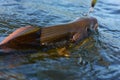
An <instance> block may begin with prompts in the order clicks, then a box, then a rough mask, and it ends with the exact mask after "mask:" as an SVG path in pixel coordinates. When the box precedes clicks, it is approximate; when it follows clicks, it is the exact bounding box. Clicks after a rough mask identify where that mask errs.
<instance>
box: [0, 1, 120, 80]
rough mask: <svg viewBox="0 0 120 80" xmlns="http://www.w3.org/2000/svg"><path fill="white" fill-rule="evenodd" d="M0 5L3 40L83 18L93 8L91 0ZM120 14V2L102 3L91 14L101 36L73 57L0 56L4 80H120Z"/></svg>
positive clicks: (95, 37)
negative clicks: (34, 28) (25, 29)
mask: <svg viewBox="0 0 120 80" xmlns="http://www.w3.org/2000/svg"><path fill="white" fill-rule="evenodd" d="M0 2H1V3H0V41H1V40H3V38H4V37H5V36H7V35H8V34H9V33H11V32H12V31H14V30H15V29H16V28H19V27H21V26H25V25H34V26H40V27H43V26H50V25H55V24H61V23H66V22H69V21H72V20H74V19H75V18H76V17H83V16H84V14H86V13H87V12H88V10H89V6H90V0H51V1H48V0H0ZM119 14H120V1H119V0H98V3H97V4H96V6H95V9H94V12H93V13H92V14H90V16H93V17H96V18H97V19H98V22H99V28H98V33H97V34H94V35H93V36H92V37H90V38H89V39H87V40H85V41H84V42H83V43H85V44H83V45H82V46H81V47H80V48H78V49H77V50H75V51H73V53H72V54H71V55H72V56H71V57H70V58H67V57H44V58H43V57H38V58H37V57H36V55H32V56H28V55H24V54H19V53H18V54H14V55H8V56H0V80H120V15H119ZM36 54H37V53H36ZM81 59H82V62H81Z"/></svg>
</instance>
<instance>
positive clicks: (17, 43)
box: [0, 17, 98, 52]
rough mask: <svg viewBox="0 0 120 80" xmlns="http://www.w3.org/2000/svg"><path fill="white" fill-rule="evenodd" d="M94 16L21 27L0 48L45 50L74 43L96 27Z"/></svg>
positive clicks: (5, 50)
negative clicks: (61, 22) (58, 23)
mask: <svg viewBox="0 0 120 80" xmlns="http://www.w3.org/2000/svg"><path fill="white" fill-rule="evenodd" d="M97 26H98V23H97V20H96V19H95V18H92V17H90V18H79V19H77V20H75V21H73V22H70V23H67V24H60V25H55V26H48V27H43V28H39V27H33V26H26V27H21V28H19V29H17V30H16V31H14V32H13V33H11V34H10V35H9V36H8V37H6V38H5V39H4V40H3V41H2V42H1V43H0V48H1V50H2V51H4V52H9V51H12V50H46V49H48V48H49V49H52V48H56V47H60V48H61V47H67V46H69V44H71V43H72V44H76V43H78V42H79V41H81V40H83V39H85V38H86V37H88V36H89V34H90V33H89V32H90V31H91V30H92V31H95V30H96V29H97Z"/></svg>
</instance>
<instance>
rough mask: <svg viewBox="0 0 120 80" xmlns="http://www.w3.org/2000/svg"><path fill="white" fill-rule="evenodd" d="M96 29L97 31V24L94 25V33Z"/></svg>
mask: <svg viewBox="0 0 120 80" xmlns="http://www.w3.org/2000/svg"><path fill="white" fill-rule="evenodd" d="M97 29H98V23H96V24H95V26H94V27H93V30H94V31H97Z"/></svg>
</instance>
